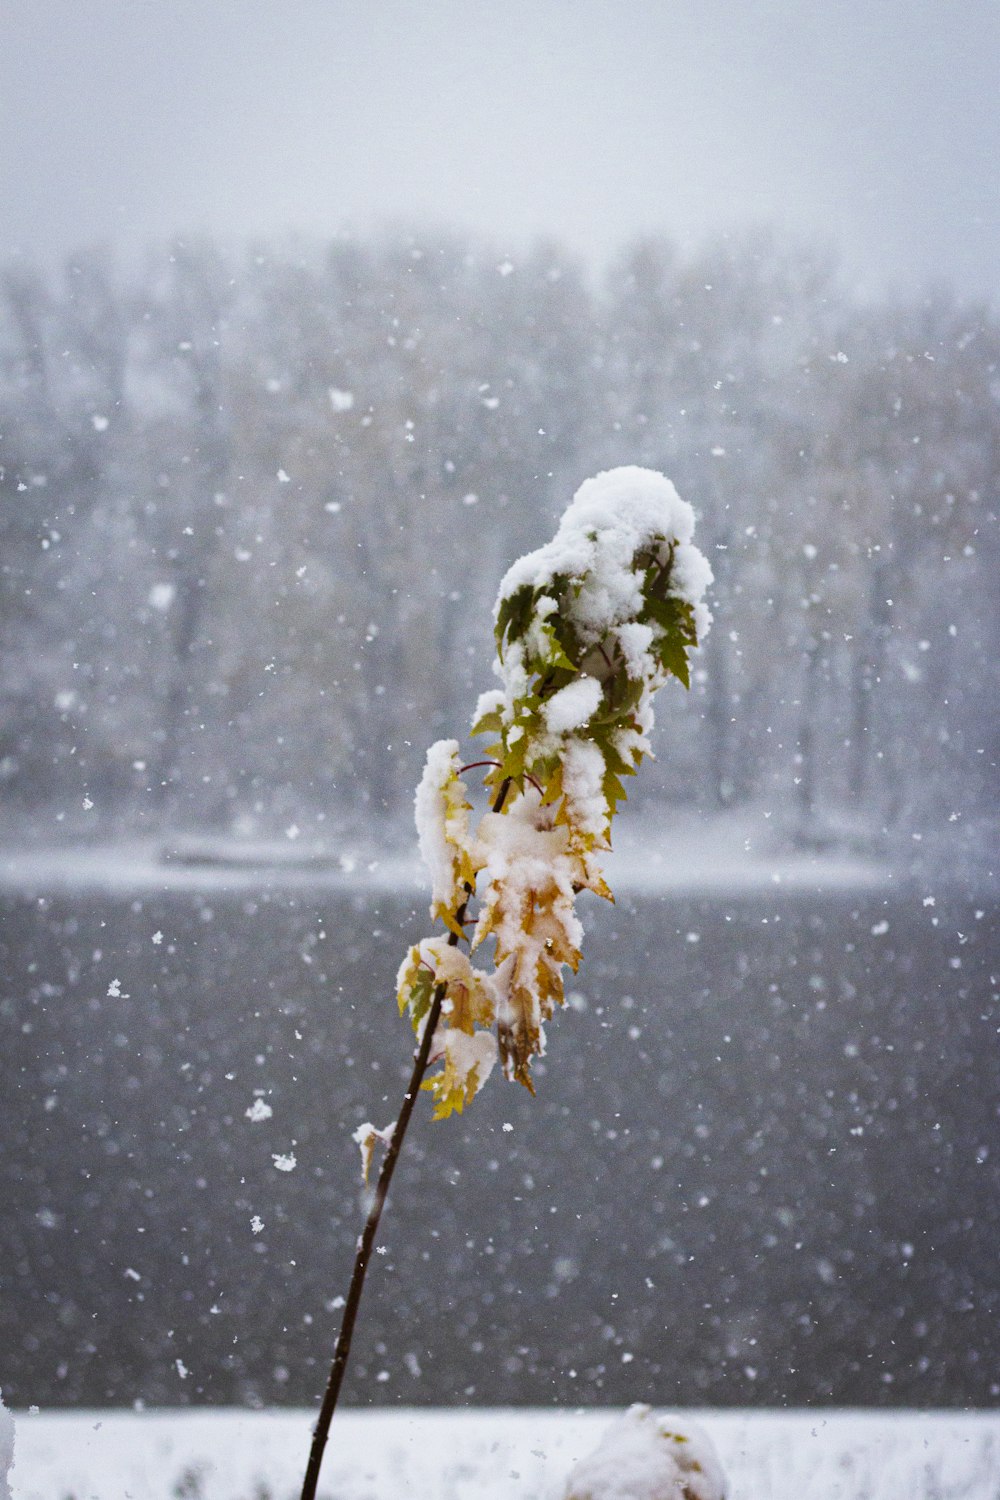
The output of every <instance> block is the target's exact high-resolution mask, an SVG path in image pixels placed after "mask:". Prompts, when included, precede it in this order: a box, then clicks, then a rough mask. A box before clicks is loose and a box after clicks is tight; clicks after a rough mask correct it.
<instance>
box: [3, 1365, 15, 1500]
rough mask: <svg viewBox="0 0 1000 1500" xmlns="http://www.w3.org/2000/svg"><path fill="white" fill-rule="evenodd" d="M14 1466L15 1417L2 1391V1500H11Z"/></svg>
mask: <svg viewBox="0 0 1000 1500" xmlns="http://www.w3.org/2000/svg"><path fill="white" fill-rule="evenodd" d="M13 1466H14V1418H13V1417H12V1416H11V1414H10V1412H9V1411H8V1410H7V1408H6V1407H5V1406H4V1404H3V1392H2V1391H0V1500H11V1495H10V1482H9V1476H10V1471H11V1469H12V1468H13Z"/></svg>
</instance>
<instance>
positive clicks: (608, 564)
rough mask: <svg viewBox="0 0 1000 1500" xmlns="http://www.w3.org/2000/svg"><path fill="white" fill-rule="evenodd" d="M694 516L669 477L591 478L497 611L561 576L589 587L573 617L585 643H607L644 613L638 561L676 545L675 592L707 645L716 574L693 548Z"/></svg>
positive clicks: (517, 573) (511, 577)
mask: <svg viewBox="0 0 1000 1500" xmlns="http://www.w3.org/2000/svg"><path fill="white" fill-rule="evenodd" d="M693 536H694V511H693V510H692V509H691V507H690V505H688V503H687V501H686V500H682V499H681V497H680V495H678V493H677V491H676V489H675V488H674V486H673V485H672V484H671V482H670V480H669V479H667V477H666V475H664V474H660V473H658V472H657V471H656V470H655V469H641V468H639V467H638V466H636V465H634V464H629V465H626V466H625V467H623V468H620V469H608V470H606V471H605V472H604V473H602V474H595V475H594V477H593V478H592V479H585V480H584V482H583V484H581V486H580V488H579V489H578V490H577V492H576V494H575V495H574V496H573V499H572V501H571V502H570V504H569V505H568V506H567V508H566V510H565V511H564V512H563V516H562V520H561V521H560V522H559V528H558V530H557V531H556V534H555V536H554V537H553V538H552V540H551V541H550V542H546V544H545V545H544V546H543V547H539V548H538V549H537V550H536V551H535V552H529V553H527V554H526V555H525V556H524V557H520V558H518V560H517V562H515V563H514V564H513V565H512V566H511V567H510V568H509V569H508V570H507V573H506V575H505V577H504V579H503V582H502V583H501V585H500V593H499V596H498V598H497V605H496V610H497V613H499V611H500V609H501V607H502V605H503V601H504V600H506V599H509V598H510V597H511V596H512V595H514V594H515V593H516V592H517V591H518V590H519V589H521V588H523V587H524V586H525V585H526V584H529V585H531V586H532V587H533V588H540V587H544V586H545V585H547V584H549V583H551V582H553V581H554V580H555V579H557V578H559V577H560V576H563V577H570V578H574V579H577V580H579V581H580V582H581V585H582V586H581V588H580V591H579V593H578V594H577V596H576V598H575V600H574V602H573V604H572V618H573V622H574V624H575V625H576V626H577V627H578V629H579V630H580V632H581V635H582V636H583V637H584V639H588V638H589V639H590V640H591V641H594V640H599V639H600V638H601V637H602V636H604V635H605V634H607V632H608V631H609V630H611V629H612V628H613V627H614V626H615V625H621V624H624V623H626V622H628V621H629V620H632V619H634V618H635V617H636V616H637V615H638V614H639V613H640V611H641V599H640V597H639V594H638V591H637V581H636V576H635V570H634V559H635V557H636V554H637V553H641V552H642V551H643V550H644V549H647V548H649V547H650V546H651V545H653V544H654V543H656V542H660V543H669V544H670V545H672V547H673V553H674V560H673V573H674V577H673V580H672V588H671V592H672V593H673V594H674V595H675V596H676V597H679V598H683V599H685V600H686V602H687V603H689V604H690V605H691V606H692V607H693V608H694V610H695V611H696V618H695V628H696V630H697V634H698V638H699V640H700V639H701V638H702V637H703V636H704V635H705V633H706V632H707V630H708V627H709V625H710V623H711V615H710V614H709V612H708V609H707V608H706V606H705V604H704V602H703V598H704V593H705V590H706V589H707V588H708V586H709V584H710V583H711V582H712V570H711V568H710V567H709V565H708V562H707V560H706V559H705V557H704V556H703V554H702V553H701V552H699V550H698V548H697V547H695V546H694V545H693V544H692V537H693Z"/></svg>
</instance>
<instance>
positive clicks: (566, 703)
mask: <svg viewBox="0 0 1000 1500" xmlns="http://www.w3.org/2000/svg"><path fill="white" fill-rule="evenodd" d="M601 694H602V689H601V684H600V683H599V682H598V680H597V678H596V677H577V678H576V679H575V680H574V681H573V682H570V683H567V685H566V687H564V688H561V689H560V690H559V692H558V693H553V695H552V697H551V698H550V699H549V700H548V702H547V703H546V705H545V709H544V713H545V724H546V727H547V728H548V730H549V731H550V733H551V734H569V733H571V731H572V730H574V729H582V728H583V726H584V724H586V722H587V720H588V719H589V718H590V716H591V714H592V713H595V712H596V710H597V707H598V705H599V704H600V701H601Z"/></svg>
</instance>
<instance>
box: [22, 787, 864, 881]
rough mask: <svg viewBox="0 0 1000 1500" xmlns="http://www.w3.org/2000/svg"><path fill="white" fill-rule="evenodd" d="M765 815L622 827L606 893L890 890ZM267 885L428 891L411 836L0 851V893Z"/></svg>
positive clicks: (851, 861) (675, 818) (842, 855)
mask: <svg viewBox="0 0 1000 1500" xmlns="http://www.w3.org/2000/svg"><path fill="white" fill-rule="evenodd" d="M776 817H777V814H775V815H774V818H772V814H771V812H770V811H769V810H768V809H766V808H763V807H758V806H754V807H751V808H747V809H741V810H740V811H739V812H736V813H731V814H725V815H721V816H717V817H703V816H700V815H698V814H696V813H691V812H682V811H673V810H668V811H663V810H660V811H656V812H654V814H651V815H650V816H647V817H639V816H635V817H630V816H628V815H627V814H626V815H625V816H623V817H622V818H621V819H620V820H619V828H618V829H617V830H616V841H615V852H614V853H613V854H611V855H609V856H608V858H607V874H608V878H609V880H610V882H611V885H612V887H613V888H614V889H615V890H621V891H622V892H625V891H636V892H639V891H647V892H649V891H663V892H669V891H706V892H711V891H728V892H735V891H742V890H765V889H774V888H775V887H776V886H788V887H792V888H793V889H799V890H801V889H804V888H808V889H810V890H836V889H844V888H845V887H853V888H859V889H874V888H877V887H880V886H884V885H886V884H888V883H889V882H890V881H891V880H892V878H893V872H892V870H891V868H890V866H889V865H888V864H886V863H883V862H880V861H878V860H875V859H871V858H865V857H862V856H860V855H858V854H854V853H850V852H845V847H841V848H840V849H837V848H829V849H825V850H823V851H820V852H813V851H810V850H795V849H793V848H791V847H790V846H789V843H788V841H787V840H786V839H784V838H783V837H782V835H781V833H780V832H779V830H778V825H777V823H776V821H775V819H776ZM262 884H266V885H275V886H303V887H317V886H321V887H334V888H336V887H342V888H344V889H346V890H351V889H356V888H358V887H365V888H368V889H374V890H393V889H402V890H405V889H412V890H413V891H414V892H419V891H420V890H423V889H425V888H426V886H427V875H426V872H425V871H424V870H423V867H422V865H421V862H420V858H419V856H418V853H417V845H416V838H415V837H414V838H413V839H412V840H410V841H407V842H404V843H403V844H402V845H401V846H400V847H399V848H398V849H396V850H390V851H388V852H387V851H385V850H381V849H378V848H375V847H367V848H366V847H363V846H362V845H360V844H356V843H355V844H351V843H349V842H345V843H344V844H343V845H342V846H338V847H336V848H333V847H329V846H314V845H310V844H308V843H307V842H306V841H304V840H301V841H300V840H299V839H289V840H286V841H280V840H275V841H270V842H266V841H260V840H257V841H251V840H242V839H236V838H232V839H226V838H224V837H221V836H219V837H203V838H193V837H185V838H183V839H179V840H176V841H173V842H170V841H167V842H163V841H161V842H153V841H149V840H147V841H145V842H142V841H137V842H131V843H130V842H125V843H119V844H100V843H93V844H76V845H61V846H60V845H53V846H48V847H46V846H45V845H34V846H27V847H25V846H21V847H16V848H14V847H11V848H7V849H0V889H2V888H6V889H8V890H16V891H32V890H38V891H50V890H53V889H84V888H87V887H91V888H93V887H100V888H102V889H105V890H112V891H122V892H128V893H141V892H143V891H152V890H157V891H176V890H241V889H249V888H258V889H259V888H260V886H261V885H262Z"/></svg>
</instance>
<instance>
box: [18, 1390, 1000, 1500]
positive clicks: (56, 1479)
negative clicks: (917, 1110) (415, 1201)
mask: <svg viewBox="0 0 1000 1500" xmlns="http://www.w3.org/2000/svg"><path fill="white" fill-rule="evenodd" d="M616 1415H617V1414H616V1413H614V1412H612V1411H609V1410H601V1411H594V1410H590V1411H577V1412H552V1411H542V1410H537V1409H532V1408H526V1409H522V1410H517V1411H510V1410H507V1411H495V1410H479V1411H476V1410H462V1411H454V1410H449V1411H443V1410H439V1409H423V1410H417V1409H406V1408H404V1409H396V1410H391V1411H389V1410H382V1411H365V1412H357V1411H350V1410H349V1411H344V1412H341V1413H340V1414H339V1415H338V1416H337V1417H336V1418H335V1421H334V1426H333V1431H332V1436H331V1440H330V1446H329V1448H328V1449H327V1457H326V1461H325V1465H324V1471H323V1482H322V1484H321V1493H322V1494H323V1495H326V1496H334V1495H335V1496H336V1497H337V1500H400V1497H401V1496H406V1497H408V1500H473V1497H475V1500H556V1497H558V1496H559V1495H560V1494H561V1492H562V1486H563V1483H564V1481H565V1478H566V1475H567V1474H568V1472H569V1470H570V1468H571V1466H572V1465H573V1464H574V1463H575V1462H576V1461H577V1460H578V1459H579V1458H580V1457H582V1456H583V1455H584V1454H585V1453H587V1452H588V1451H589V1450H590V1449H592V1448H593V1446H594V1445H595V1443H596V1442H597V1441H598V1439H599V1438H600V1436H601V1434H602V1433H603V1432H604V1430H605V1429H606V1428H607V1426H608V1424H609V1423H610V1422H611V1421H612V1420H613V1419H614V1417H615V1416H616ZM690 1415H691V1416H692V1417H694V1418H696V1420H697V1421H699V1422H700V1423H701V1424H702V1425H703V1426H704V1427H705V1429H706V1430H707V1432H708V1433H709V1435H710V1436H711V1438H712V1440H713V1442H714V1443H715V1446H716V1448H717V1450H718V1453H719V1456H720V1458H721V1459H722V1462H723V1465H724V1467H725V1469H726V1471H727V1473H728V1475H729V1479H730V1484H731V1500H945V1497H947V1500H996V1497H997V1496H998V1494H1000V1413H985V1412H896V1413H886V1412H870V1411H868V1412H861V1411H833V1410H815V1411H794V1412H788V1411H783V1412H773V1411H732V1410H730V1411H692V1412H691V1413H690ZM310 1422H311V1417H310V1415H309V1414H307V1413H305V1412H302V1411H268V1412H245V1411H232V1410H215V1411H207V1410H202V1411H159V1412H143V1413H122V1412H107V1411H104V1412H101V1411H90V1412H52V1413H44V1414H41V1415H35V1416H29V1415H25V1414H23V1413H18V1414H17V1437H16V1449H15V1465H14V1470H13V1474H12V1480H13V1490H12V1493H13V1500H68V1497H70V1496H72V1497H73V1500H92V1497H93V1500H178V1497H184V1500H265V1497H267V1500H288V1497H291V1496H293V1495H297V1494H298V1492H299V1488H300V1486H301V1479H302V1469H303V1465H304V1460H305V1456H306V1452H307V1449H308V1442H309V1429H310Z"/></svg>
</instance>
